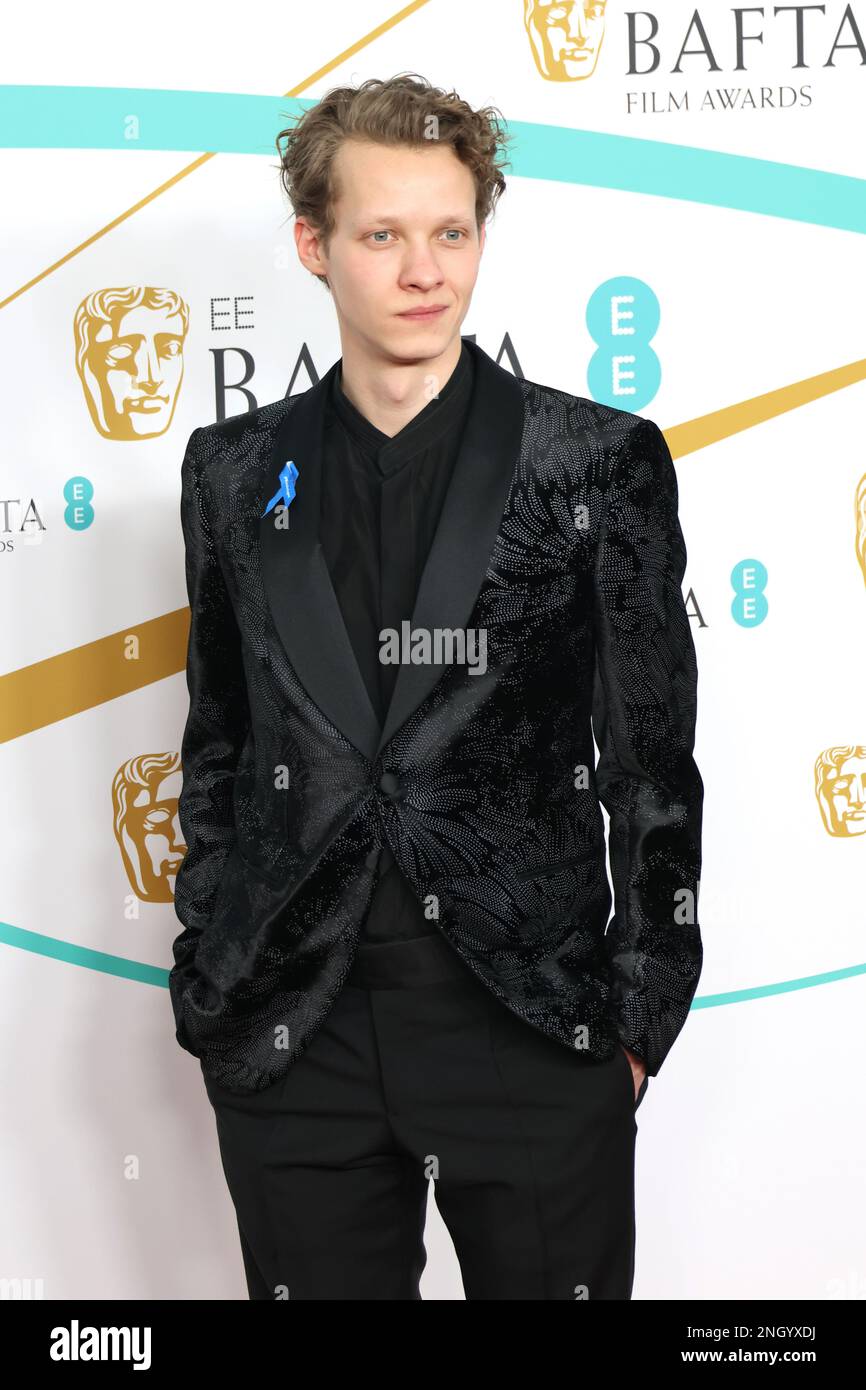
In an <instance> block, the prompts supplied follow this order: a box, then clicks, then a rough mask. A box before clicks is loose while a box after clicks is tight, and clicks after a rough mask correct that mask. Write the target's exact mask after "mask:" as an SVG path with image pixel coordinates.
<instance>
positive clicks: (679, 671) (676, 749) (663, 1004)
mask: <svg viewBox="0 0 866 1390" xmlns="http://www.w3.org/2000/svg"><path fill="white" fill-rule="evenodd" d="M678 500H679V499H678V490H677V478H676V472H675V470H674V464H673V460H672V458H671V454H670V450H669V449H668V446H667V443H666V442H665V438H664V435H663V434H662V432H661V430H660V429H659V428H658V426H657V425H656V424H654V423H653V421H652V420H645V419H640V420H639V421H638V423H637V424H636V425H635V427H634V428H633V430H632V431H631V433H630V434H629V435H628V436H627V437H626V440H625V443H624V446H623V448H622V450H621V452H620V453H619V454H618V455H617V456H616V458H615V459H614V461H613V465H612V469H611V472H610V475H609V481H608V488H607V495H606V506H605V508H604V511H603V515H602V521H601V527H600V532H599V545H598V550H597V553H596V571H595V586H594V600H593V601H594V630H595V673H594V680H593V710H592V720H593V730H594V734H595V738H596V742H597V744H598V748H599V759H598V765H597V768H596V774H595V778H596V787H597V790H598V795H599V799H600V800H601V802H602V804H603V805H604V807H605V809H606V810H607V812H608V815H609V817H610V843H609V850H610V865H611V876H612V879H613V890H614V903H613V906H614V915H613V918H612V919H611V921H610V923H609V924H608V928H607V933H606V935H605V938H604V940H605V946H606V956H607V961H608V963H609V966H610V977H611V981H612V1006H613V1010H614V1016H615V1019H616V1026H617V1030H618V1034H619V1039H620V1041H621V1042H622V1043H623V1044H624V1045H625V1046H626V1047H627V1048H629V1050H630V1051H632V1052H634V1053H635V1054H636V1055H637V1056H638V1057H641V1058H642V1059H643V1061H644V1062H645V1063H646V1068H647V1075H649V1076H655V1075H656V1074H657V1073H658V1071H659V1068H660V1067H661V1065H662V1062H663V1061H664V1059H665V1057H666V1056H667V1053H668V1052H669V1051H670V1048H671V1046H672V1045H673V1042H674V1040H675V1039H676V1037H677V1034H678V1033H679V1031H680V1029H681V1028H682V1026H683V1024H684V1023H685V1020H686V1017H687V1015H688V1012H689V1007H690V1005H691V1001H692V999H693V997H694V994H695V990H696V988H697V984H698V980H699V978H700V973H701V966H702V962H703V949H702V943H701V934H700V927H699V924H698V911H697V901H698V888H699V880H700V872H701V820H702V811H703V793H704V788H703V782H702V780H701V776H700V773H699V772H698V769H697V766H696V764H695V761H694V758H693V749H694V739H695V720H696V713H697V663H696V658H695V647H694V642H693V639H692V633H691V628H690V625H689V618H688V614H687V612H686V606H685V602H684V600H683V596H682V590H681V583H682V579H683V574H684V572H685V566H686V547H685V541H684V539H683V534H682V530H681V528H680V523H679V518H678V510H677V508H678Z"/></svg>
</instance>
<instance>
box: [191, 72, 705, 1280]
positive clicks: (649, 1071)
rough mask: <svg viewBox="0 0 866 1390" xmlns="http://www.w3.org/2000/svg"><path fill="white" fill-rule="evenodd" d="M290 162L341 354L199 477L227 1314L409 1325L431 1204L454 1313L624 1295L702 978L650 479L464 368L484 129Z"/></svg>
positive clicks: (595, 412) (198, 578)
mask: <svg viewBox="0 0 866 1390" xmlns="http://www.w3.org/2000/svg"><path fill="white" fill-rule="evenodd" d="M431 131H432V132H434V135H435V138H433V139H431V138H430V132H431ZM284 137H285V142H286V143H285V148H284V149H283V148H282V147H280V145H279V140H278V147H279V148H281V160H282V177H283V182H284V185H285V187H286V189H287V191H288V193H289V196H290V198H291V200H292V204H293V207H294V210H295V216H296V227H295V240H296V246H297V250H298V255H299V257H300V259H301V262H302V264H303V265H304V266H305V267H306V268H307V270H309V271H310V272H311V273H312V274H313V275H315V276H317V277H319V279H320V280H321V281H322V282H323V284H324V285H326V287H327V290H328V292H329V293H330V294H331V295H332V296H333V301H334V306H335V308H336V312H337V320H338V324H339V330H340V340H341V346H342V357H341V358H340V360H339V361H338V362H337V363H335V364H334V366H333V367H332V368H331V369H330V370H329V371H328V372H327V373H326V375H325V376H324V378H323V379H322V380H321V381H319V382H318V383H317V384H316V385H315V386H314V387H312V388H311V389H310V390H308V391H306V392H303V393H301V394H300V395H296V396H294V397H289V398H288V399H284V400H281V401H277V402H274V403H272V404H270V405H266V406H263V407H260V408H259V409H258V410H255V411H253V412H251V413H249V414H247V415H244V416H241V417H235V418H233V419H231V420H228V421H225V422H223V423H221V424H216V425H209V426H205V427H203V428H201V429H197V430H195V431H194V432H193V434H192V436H191V438H190V441H189V444H188V446H187V452H186V457H185V459H184V464H183V470H182V480H183V487H182V520H183V529H184V536H185V541H186V556H187V561H186V563H187V582H188V590H189V601H190V609H191V627H190V640H189V656H188V666H187V679H188V684H189V693H190V709H189V717H188V720H187V724H186V728H185V731H184V736H183V744H182V750H181V753H182V762H183V773H184V784H183V791H182V795H181V798H180V806H179V811H180V818H181V825H182V828H183V831H184V836H185V841H186V846H187V853H186V857H185V859H184V861H183V863H182V865H181V867H180V870H179V872H178V875H177V880H176V888H175V904H176V911H177V914H178V917H179V919H180V921H181V922H182V923H183V925H184V931H183V932H182V933H181V934H180V936H179V937H178V938H177V940H176V942H175V943H174V956H175V966H174V969H173V970H172V972H171V976H170V985H171V997H172V1003H173V1007H174V1012H175V1019H176V1024H177V1039H178V1041H179V1043H180V1044H181V1046H183V1047H185V1048H186V1049H187V1050H188V1051H190V1052H191V1053H193V1055H195V1056H196V1057H198V1058H199V1059H200V1064H201V1068H202V1072H203V1077H204V1083H205V1086H206V1089H207V1094H208V1097H209V1099H210V1101H211V1103H212V1105H213V1107H214V1111H215V1116H216V1122H217V1132H218V1137H219V1143H220V1152H221V1156H222V1161H223V1167H224V1171H225V1174H226V1179H227V1183H228V1187H229V1191H230V1194H231V1197H232V1200H233V1202H234V1206H235V1209H236V1212H237V1219H238V1227H239V1233H240V1240H241V1248H242V1253H243V1258H244V1262H245V1270H246V1277H247V1283H248V1288H249V1292H250V1296H251V1297H252V1298H261V1299H264V1298H286V1297H288V1298H300V1299H322V1298H324V1299H371V1298H372V1299H417V1298H419V1297H420V1294H419V1291H418V1281H419V1277H420V1274H421V1272H422V1270H423V1268H424V1266H425V1261H426V1252H425V1248H424V1243H423V1228H424V1216H425V1209H426V1198H427V1189H428V1180H429V1178H430V1177H432V1178H433V1179H434V1192H435V1197H436V1202H437V1205H438V1206H439V1208H440V1211H441V1212H442V1215H443V1219H444V1220H445V1222H446V1224H447V1225H448V1227H449V1230H450V1232H451V1234H452V1237H453V1239H454V1244H455V1248H456V1252H457V1256H458V1259H459V1261H460V1266H461V1272H462V1276H463V1284H464V1290H465V1293H466V1297H467V1298H470V1299H474V1298H487V1299H489V1298H496V1299H499V1298H502V1299H525V1298H532V1299H534V1298H538V1299H564V1298H568V1299H574V1298H590V1299H597V1298H603V1299H604V1298H629V1297H630V1296H631V1291H632V1283H633V1274H634V1248H635V1223H634V1141H635V1135H636V1129H637V1126H636V1121H635V1110H636V1106H637V1104H638V1103H639V1101H640V1099H641V1097H642V1095H643V1092H644V1090H645V1087H646V1082H647V1076H655V1075H657V1074H658V1071H659V1069H660V1067H661V1065H662V1062H663V1061H664V1058H665V1057H666V1055H667V1053H668V1052H669V1051H670V1048H671V1046H672V1044H673V1042H674V1040H675V1039H676V1037H677V1035H678V1033H679V1031H680V1029H681V1028H682V1026H683V1023H684V1022H685V1019H686V1016H687V1014H688V1010H689V1005H690V1003H691V1000H692V997H693V995H694V991H695V988H696V985H697V982H698V977H699V974H700V969H701V962H702V948H701V939H700V933H699V928H698V923H697V914H696V898H697V888H698V879H699V874H700V835H701V814H702V800H703V786H702V782H701V778H700V776H699V773H698V770H697V767H696V765H695V763H694V760H693V757H692V750H693V742H694V725H695V714H696V661H695V653H694V647H693V643H692V637H691V632H690V628H689V620H688V617H687V614H686V611H685V606H684V603H683V598H682V592H681V587H680V585H681V581H682V577H683V573H684V568H685V559H686V552H685V545H684V541H683V537H682V532H681V530H680V526H679V522H678V518H677V483H676V475H675V471H674V467H673V463H672V460H671V456H670V453H669V451H668V449H667V446H666V444H665V442H664V438H663V436H662V434H661V432H660V431H659V430H658V428H657V427H656V426H655V425H654V424H653V423H652V422H650V421H647V420H643V419H641V418H640V417H639V416H637V415H633V414H630V413H628V412H626V411H620V410H616V409H612V408H608V407H605V406H602V405H599V404H597V403H595V402H593V401H590V400H587V399H585V398H583V397H579V396H573V395H570V394H568V393H567V392H564V391H559V390H554V389H552V388H548V387H544V386H541V385H539V384H537V383H534V382H531V381H526V380H523V379H521V378H518V377H515V376H514V375H513V374H512V373H510V372H508V371H506V370H505V369H504V368H502V367H500V366H499V365H498V364H497V363H495V362H494V361H493V360H492V359H491V358H490V357H489V356H488V355H487V354H486V353H485V352H484V351H482V349H480V348H479V347H478V346H477V345H476V344H475V343H474V341H473V340H472V338H471V337H461V334H460V327H461V324H462V322H463V320H464V318H465V316H466V313H467V311H468V308H469V303H470V299H471V296H472V291H473V288H474V285H475V281H476V277H477V274H478V269H479V264H480V260H481V255H482V252H483V248H484V240H485V223H486V220H487V217H488V215H489V213H490V211H491V209H492V207H493V205H494V204H495V202H496V200H497V198H498V196H499V195H500V193H501V192H502V189H503V188H504V179H503V178H502V174H501V171H500V169H499V166H498V163H497V159H498V157H499V151H500V148H501V145H502V143H503V139H502V135H501V131H500V129H499V127H498V125H497V122H496V119H495V116H494V115H493V114H492V112H491V111H489V110H486V111H482V112H477V111H473V110H472V109H471V108H470V107H469V106H468V105H466V103H464V102H462V101H460V100H459V99H457V98H456V96H455V95H453V94H451V95H448V94H445V93H443V92H441V91H439V90H437V89H435V88H431V87H430V86H429V84H427V83H425V82H424V81H423V79H419V78H416V77H414V76H409V77H406V76H401V77H397V78H394V79H392V80H391V81H388V82H379V81H370V82H366V83H364V84H362V85H361V86H360V87H359V88H357V89H352V88H342V89H337V90H336V91H334V92H331V93H329V94H328V95H327V96H326V97H325V98H324V99H323V100H322V101H321V102H320V103H319V104H318V105H317V106H316V107H314V108H312V109H311V110H310V111H308V112H307V113H306V114H305V115H304V117H303V118H302V119H301V121H300V122H299V123H298V124H297V125H296V126H295V127H294V128H293V129H292V130H290V131H286V132H283V133H282V135H281V137H280V140H282V139H283V138H284ZM535 235H536V232H535V230H534V229H533V231H532V236H533V237H535ZM593 732H594V733H595V738H596V740H597V742H598V747H599V753H600V756H599V760H598V764H597V766H596V765H595V758H594V749H593ZM602 806H604V807H606V809H607V811H608V813H609V816H610V859H611V873H612V877H613V885H614V893H615V910H614V915H613V918H612V921H611V922H610V925H609V928H608V930H607V932H605V926H606V922H607V915H608V911H609V909H610V906H611V892H610V887H609V884H608V879H607V874H606V871H605V841H604V822H603V817H602V810H601V807H602Z"/></svg>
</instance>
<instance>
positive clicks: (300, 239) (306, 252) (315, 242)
mask: <svg viewBox="0 0 866 1390" xmlns="http://www.w3.org/2000/svg"><path fill="white" fill-rule="evenodd" d="M295 247H296V248H297V252H298V259H299V260H300V262H301V265H302V266H304V267H305V269H307V270H308V271H309V272H310V274H311V275H318V276H324V275H325V271H326V267H325V264H324V261H323V260H322V243H321V240H320V238H319V233H318V232H317V231H316V228H315V227H313V226H312V224H311V223H309V222H306V221H305V220H304V218H303V217H298V218H295Z"/></svg>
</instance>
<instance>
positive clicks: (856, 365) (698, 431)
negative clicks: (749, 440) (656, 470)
mask: <svg viewBox="0 0 866 1390" xmlns="http://www.w3.org/2000/svg"><path fill="white" fill-rule="evenodd" d="M864 380H866V358H861V359H860V360H859V361H858V362H848V363H847V364H846V365H845V366H844V367H834V368H833V370H832V371H830V372H819V373H818V375H817V376H808V377H806V378H805V380H804V381H795V382H794V383H793V384H792V385H791V386H780V387H778V388H777V389H776V390H775V391H766V392H765V393H764V395H763V396H752V398H751V400H748V401H739V402H738V403H737V404H736V405H727V406H725V407H724V409H722V410H713V411H711V413H710V414H709V415H698V416H697V417H696V418H695V419H694V420H687V421H686V422H685V423H684V424H682V425H672V426H671V428H670V429H669V430H665V431H664V434H665V438H666V440H667V442H668V445H669V446H670V451H671V453H672V454H673V456H674V458H684V457H685V455H686V454H692V453H694V452H695V450H696V449H704V448H706V446H707V445H708V444H717V443H718V442H719V440H720V439H728V438H730V436H731V435H733V434H742V433H743V431H744V430H750V429H752V427H753V426H754V425H762V424H763V423H764V421H765V420H774V419H776V417H777V416H779V415H787V413H788V411H789V410H796V409H797V408H798V407H799V406H801V405H808V404H809V402H810V401H817V400H820V399H821V397H822V396H830V395H832V394H833V392H834V391H841V390H842V389H843V388H844V387H846V386H853V385H855V383H856V382H858V381H864Z"/></svg>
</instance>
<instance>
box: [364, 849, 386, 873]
mask: <svg viewBox="0 0 866 1390" xmlns="http://www.w3.org/2000/svg"><path fill="white" fill-rule="evenodd" d="M381 853H382V851H381V849H378V848H377V849H371V850H370V853H369V854H368V855H367V858H366V860H365V863H366V865H367V868H368V869H375V867H376V865H377V864H378V862H379V855H380V854H381Z"/></svg>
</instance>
